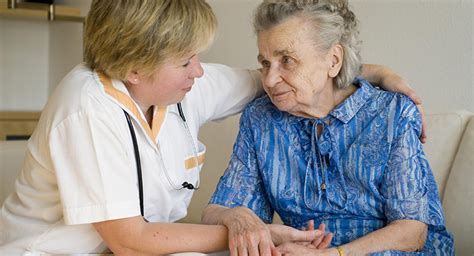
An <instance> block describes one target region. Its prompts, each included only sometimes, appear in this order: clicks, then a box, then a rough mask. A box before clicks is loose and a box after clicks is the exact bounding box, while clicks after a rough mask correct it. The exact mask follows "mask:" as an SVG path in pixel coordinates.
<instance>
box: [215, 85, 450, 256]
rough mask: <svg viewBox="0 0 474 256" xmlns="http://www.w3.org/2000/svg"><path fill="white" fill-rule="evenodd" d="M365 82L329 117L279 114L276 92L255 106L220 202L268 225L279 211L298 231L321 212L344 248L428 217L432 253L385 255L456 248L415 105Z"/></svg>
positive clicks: (224, 180) (236, 147)
mask: <svg viewBox="0 0 474 256" xmlns="http://www.w3.org/2000/svg"><path fill="white" fill-rule="evenodd" d="M355 84H356V85H357V86H358V87H359V88H358V89H357V90H356V91H355V92H354V93H353V94H352V95H351V96H350V97H349V98H347V99H346V100H345V101H344V102H343V103H341V104H340V105H339V106H337V107H336V108H335V109H334V110H333V111H332V112H331V113H330V114H329V115H328V116H327V117H325V118H323V119H309V118H302V117H297V116H293V115H291V114H288V113H286V112H282V111H279V110H278V109H277V108H276V107H275V106H274V105H273V104H272V103H271V101H270V99H269V98H268V97H267V96H263V97H261V98H259V99H256V100H255V101H253V102H252V103H250V104H249V105H248V106H247V108H246V109H245V111H244V113H243V114H242V117H241V121H240V132H239V135H238V137H237V141H236V143H235V145H234V152H233V154H232V157H231V160H230V163H229V166H228V168H227V170H226V171H225V173H224V175H223V176H222V177H221V179H220V182H219V184H218V186H217V190H216V192H215V193H214V195H213V197H212V198H211V200H210V203H211V204H220V205H223V206H226V207H231V208H232V207H237V206H246V207H248V208H250V209H252V210H253V211H254V212H255V213H256V214H257V215H258V216H259V217H260V218H262V219H263V220H264V221H265V222H267V223H269V222H271V221H272V218H273V213H274V211H276V212H277V213H278V214H279V215H280V217H281V219H282V220H283V222H284V223H285V224H286V225H290V226H292V227H296V228H301V227H303V226H305V225H306V223H307V221H308V220H310V219H314V220H315V222H316V223H321V222H322V223H325V224H326V227H327V230H328V231H330V232H332V233H334V238H333V241H332V245H334V246H337V245H341V244H345V243H348V242H350V241H352V240H354V239H357V238H359V237H361V236H364V235H366V234H367V233H369V232H372V231H374V230H377V229H380V228H382V227H384V226H386V225H387V224H388V223H390V222H391V221H395V220H402V219H411V220H418V221H421V222H424V223H426V224H428V237H427V241H426V245H425V247H424V249H423V251H422V252H420V253H410V254H408V253H405V254H403V253H402V252H395V251H386V252H383V253H379V254H377V255H399V254H403V255H453V254H454V248H453V245H454V244H453V239H452V236H451V234H450V233H449V232H448V231H447V230H446V228H445V222H444V216H443V210H442V208H441V203H440V200H439V195H438V190H437V187H436V182H435V180H434V177H433V173H432V172H431V169H430V166H429V164H428V161H427V160H426V157H425V154H424V153H423V148H422V145H421V143H420V141H419V135H420V132H421V121H420V114H419V112H418V110H417V108H416V106H415V104H414V103H413V102H412V101H410V99H409V98H407V97H406V96H403V95H400V94H397V93H392V92H386V91H382V90H378V89H376V88H374V87H372V86H371V85H370V84H369V83H368V82H367V81H365V80H362V79H357V80H356V81H355ZM318 126H321V127H322V132H321V135H320V136H319V138H318V135H317V127H318ZM321 127H320V128H321Z"/></svg>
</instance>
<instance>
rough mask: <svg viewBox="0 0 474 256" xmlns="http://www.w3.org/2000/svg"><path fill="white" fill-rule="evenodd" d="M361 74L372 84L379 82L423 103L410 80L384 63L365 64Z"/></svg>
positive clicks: (416, 101)
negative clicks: (411, 85) (383, 64)
mask: <svg viewBox="0 0 474 256" xmlns="http://www.w3.org/2000/svg"><path fill="white" fill-rule="evenodd" d="M361 76H362V77H363V78H364V79H365V80H367V81H369V82H370V83H372V84H377V85H378V86H380V87H381V88H383V89H384V90H387V91H392V92H399V93H401V94H404V95H406V96H408V97H410V98H411V99H412V100H413V101H414V102H415V103H416V104H421V99H420V97H418V96H417V95H416V92H415V90H413V88H411V87H410V85H409V84H408V82H407V81H406V80H405V79H404V78H403V77H401V76H399V75H398V74H396V73H395V72H393V70H391V69H389V68H388V67H385V66H382V65H375V64H363V65H362V71H361Z"/></svg>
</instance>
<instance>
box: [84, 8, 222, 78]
mask: <svg viewBox="0 0 474 256" xmlns="http://www.w3.org/2000/svg"><path fill="white" fill-rule="evenodd" d="M216 28H217V20H216V17H215V15H214V13H213V12H212V9H211V7H210V6H209V4H207V3H206V2H205V1H204V0H94V1H93V2H92V5H91V9H90V11H89V14H88V16H87V18H86V22H85V28H84V59H85V62H86V63H87V65H88V66H89V67H90V68H92V69H96V70H98V71H101V72H103V73H105V74H106V75H108V76H109V77H111V78H115V79H120V80H125V78H126V75H127V73H128V72H129V71H132V70H141V71H142V72H144V73H145V74H146V75H151V73H152V72H153V71H154V70H156V68H157V67H159V65H160V64H162V63H164V62H165V61H167V60H169V59H171V58H180V57H184V56H185V55H186V54H190V53H198V52H200V51H202V50H204V49H205V48H207V47H209V45H210V44H211V43H212V40H213V38H214V34H215V31H216Z"/></svg>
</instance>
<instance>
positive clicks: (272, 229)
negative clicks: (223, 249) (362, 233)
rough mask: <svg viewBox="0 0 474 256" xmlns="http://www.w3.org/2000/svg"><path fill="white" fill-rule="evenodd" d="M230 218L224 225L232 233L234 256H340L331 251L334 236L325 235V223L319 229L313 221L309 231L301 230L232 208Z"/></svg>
mask: <svg viewBox="0 0 474 256" xmlns="http://www.w3.org/2000/svg"><path fill="white" fill-rule="evenodd" d="M226 215H227V216H226V218H225V221H224V225H225V226H227V228H228V230H229V250H230V255H231V256H247V255H249V256H254V255H255V256H257V255H264V256H270V255H271V256H275V255H339V254H338V252H337V250H335V249H332V250H331V249H327V248H328V247H329V245H330V243H331V240H332V234H331V233H326V232H325V226H324V224H321V225H319V228H318V229H315V228H314V221H313V220H311V221H309V222H308V226H307V228H305V230H298V229H295V228H292V227H289V226H285V225H281V224H265V223H264V222H263V221H262V220H261V219H260V218H259V217H258V216H256V215H255V214H254V213H253V212H252V211H251V210H249V209H247V208H245V207H237V208H233V209H229V210H228V212H227V213H226ZM334 252H335V253H336V254H334Z"/></svg>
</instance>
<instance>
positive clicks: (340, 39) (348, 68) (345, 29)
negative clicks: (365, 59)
mask: <svg viewBox="0 0 474 256" xmlns="http://www.w3.org/2000/svg"><path fill="white" fill-rule="evenodd" d="M348 5H349V4H348V2H347V0H264V1H263V3H261V4H260V5H259V6H258V8H257V10H256V12H255V17H254V29H255V33H256V34H257V35H258V33H259V32H262V31H266V30H269V29H271V28H273V27H274V26H276V25H278V24H280V23H281V22H283V21H285V20H286V19H288V18H290V17H298V16H300V17H303V18H306V19H309V20H310V21H312V23H313V24H314V28H315V29H314V31H315V34H314V41H315V42H316V45H318V46H319V47H320V48H321V50H323V51H325V52H327V51H328V50H329V49H330V48H331V47H332V46H333V45H335V44H340V45H341V46H342V47H343V50H344V57H343V60H342V67H341V70H340V72H339V74H338V75H337V76H336V78H335V83H336V86H337V87H338V88H344V87H347V86H348V85H349V84H350V83H352V81H353V80H354V78H355V77H356V76H357V75H358V74H359V73H360V71H361V57H360V44H361V41H360V40H359V38H358V36H359V31H358V21H357V20H356V18H355V15H354V13H353V12H352V11H351V10H350V9H349V6H348Z"/></svg>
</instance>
